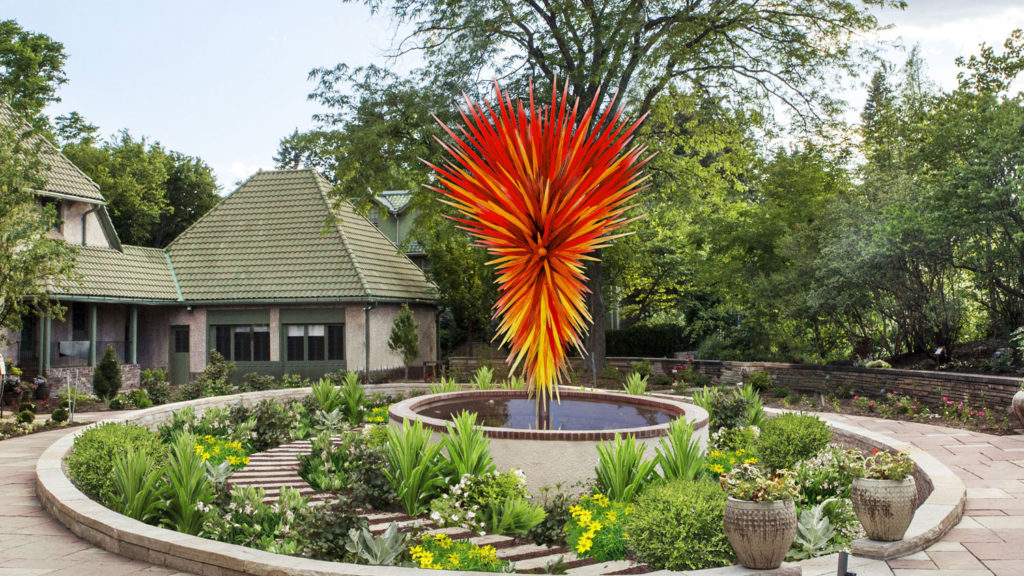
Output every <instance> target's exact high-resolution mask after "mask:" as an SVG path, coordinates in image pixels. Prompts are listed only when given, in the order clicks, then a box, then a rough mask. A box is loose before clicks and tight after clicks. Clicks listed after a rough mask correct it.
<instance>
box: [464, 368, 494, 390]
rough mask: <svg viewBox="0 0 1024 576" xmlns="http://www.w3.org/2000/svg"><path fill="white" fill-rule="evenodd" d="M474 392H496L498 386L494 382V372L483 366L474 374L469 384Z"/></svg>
mask: <svg viewBox="0 0 1024 576" xmlns="http://www.w3.org/2000/svg"><path fill="white" fill-rule="evenodd" d="M469 386H470V388H472V389H473V390H494V389H495V388H496V387H497V384H496V383H495V382H494V370H493V369H492V368H488V367H487V366H481V367H479V368H477V369H476V372H474V373H473V379H472V380H471V381H470V383H469Z"/></svg>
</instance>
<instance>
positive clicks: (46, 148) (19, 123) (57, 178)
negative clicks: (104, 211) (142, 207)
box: [0, 100, 106, 204]
mask: <svg viewBox="0 0 1024 576" xmlns="http://www.w3.org/2000/svg"><path fill="white" fill-rule="evenodd" d="M0 124H4V125H6V126H9V127H11V128H14V129H15V130H27V129H28V124H27V123H26V122H25V121H24V120H23V119H22V118H21V117H20V116H18V113H17V112H15V111H14V110H13V109H12V108H11V107H10V105H8V104H7V103H6V102H4V101H3V100H0ZM32 142H33V143H35V144H39V153H40V157H41V159H42V161H43V162H45V163H46V164H47V166H49V171H48V173H47V182H46V185H45V186H43V189H42V190H39V191H38V192H39V193H41V194H43V195H54V196H58V197H66V198H71V199H75V200H81V201H83V202H89V203H91V204H105V203H106V201H105V200H104V199H103V195H102V194H100V187H99V186H97V185H96V183H95V182H93V181H92V179H90V178H89V177H88V176H86V175H85V173H84V172H82V171H81V170H79V169H78V167H77V166H75V165H74V164H72V163H71V161H70V160H68V159H67V158H65V157H64V155H63V154H61V153H60V150H58V149H57V147H56V146H54V145H53V144H52V143H51V142H50V141H49V140H47V139H45V138H43V137H41V136H38V135H34V136H32Z"/></svg>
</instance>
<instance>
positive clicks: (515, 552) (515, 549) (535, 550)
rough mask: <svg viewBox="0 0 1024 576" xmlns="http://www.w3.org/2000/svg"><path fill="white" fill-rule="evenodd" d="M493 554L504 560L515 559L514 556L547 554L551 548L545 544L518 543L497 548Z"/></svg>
mask: <svg viewBox="0 0 1024 576" xmlns="http://www.w3.org/2000/svg"><path fill="white" fill-rule="evenodd" d="M495 554H496V555H497V556H498V558H502V559H504V560H515V559H516V558H522V559H523V560H525V559H527V558H535V557H537V556H548V555H550V554H551V548H548V547H547V546H538V545H536V544H520V545H518V546H508V547H504V548H498V549H497V551H496V552H495Z"/></svg>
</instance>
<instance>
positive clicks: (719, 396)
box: [693, 387, 750, 433]
mask: <svg viewBox="0 0 1024 576" xmlns="http://www.w3.org/2000/svg"><path fill="white" fill-rule="evenodd" d="M693 403H694V404H696V405H697V406H700V407H701V408H703V409H705V410H707V411H708V414H709V415H710V417H711V420H710V422H709V423H708V431H709V432H712V433H714V432H717V431H718V430H719V429H721V428H740V427H742V426H746V425H747V423H748V422H747V417H748V413H749V409H750V404H749V401H748V399H747V398H745V397H743V396H738V395H736V394H729V393H728V392H726V391H724V390H722V389H721V388H707V387H705V388H702V389H701V390H697V391H695V392H694V393H693Z"/></svg>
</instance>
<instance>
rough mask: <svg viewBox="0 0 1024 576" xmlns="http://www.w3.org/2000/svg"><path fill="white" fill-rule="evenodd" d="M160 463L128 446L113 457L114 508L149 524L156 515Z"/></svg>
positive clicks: (160, 473) (159, 489) (160, 505)
mask: <svg viewBox="0 0 1024 576" xmlns="http://www.w3.org/2000/svg"><path fill="white" fill-rule="evenodd" d="M163 477H164V466H163V464H162V463H161V462H158V461H157V460H156V458H154V457H153V456H152V455H150V454H146V453H145V452H140V451H136V450H135V448H133V447H131V446H129V447H128V450H127V451H126V452H125V453H124V454H119V455H117V456H115V457H114V498H115V502H114V505H115V508H116V509H117V511H118V512H120V513H121V514H124V515H125V516H128V517H129V518H134V519H136V520H139V521H140V522H146V523H151V522H153V521H155V520H156V519H157V518H159V516H160V509H161V507H162V504H163V502H162V500H161V498H160V492H161V488H162V486H161V484H162V483H163V479H164V478H163Z"/></svg>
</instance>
